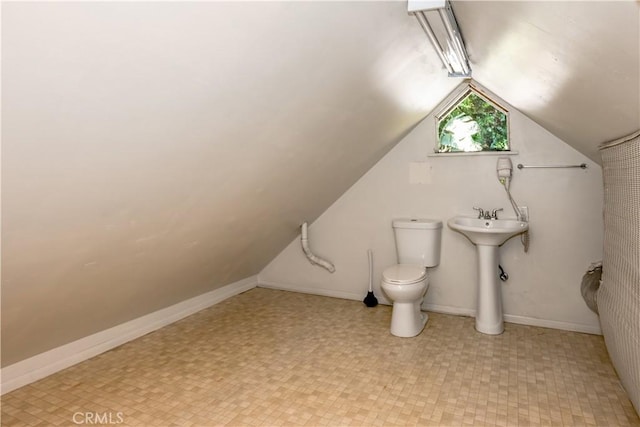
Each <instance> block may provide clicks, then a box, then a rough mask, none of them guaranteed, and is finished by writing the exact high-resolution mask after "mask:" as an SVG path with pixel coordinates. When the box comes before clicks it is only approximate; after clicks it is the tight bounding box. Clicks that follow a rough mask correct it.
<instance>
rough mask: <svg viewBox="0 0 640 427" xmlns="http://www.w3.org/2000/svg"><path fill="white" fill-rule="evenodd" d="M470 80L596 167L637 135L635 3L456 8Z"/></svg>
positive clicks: (639, 5)
mask: <svg viewBox="0 0 640 427" xmlns="http://www.w3.org/2000/svg"><path fill="white" fill-rule="evenodd" d="M454 10H455V12H456V16H457V18H458V21H459V24H460V27H461V28H462V30H461V31H462V32H463V34H464V37H465V41H466V42H467V47H468V49H469V53H470V55H471V57H472V62H473V76H474V78H475V79H476V80H478V81H479V82H480V83H482V84H483V85H484V86H485V87H487V89H489V90H491V91H493V92H495V93H496V94H497V95H498V96H500V97H501V98H503V99H505V100H506V101H507V102H509V103H510V104H511V105H513V106H514V107H516V108H518V109H519V110H520V111H522V112H523V113H525V114H527V115H528V116H529V117H530V118H532V119H533V120H535V121H536V122H538V124H540V125H542V126H543V127H545V128H547V130H549V131H550V132H552V133H553V134H555V135H556V136H558V137H559V138H561V139H562V140H564V141H565V142H567V143H568V144H570V145H572V146H573V147H574V148H576V149H577V150H578V151H580V152H582V153H583V154H585V155H586V156H588V157H589V158H591V159H592V160H594V161H596V162H598V163H600V154H599V153H598V145H599V144H601V143H603V142H606V141H610V140H613V139H616V138H618V137H621V136H625V135H628V134H630V133H632V132H633V131H636V130H638V129H640V2H636V1H605V2H597V1H568V2H562V1H549V2H544V1H542V2H539V1H531V2H529V1H495V2H483V1H462V2H456V3H455V4H454Z"/></svg>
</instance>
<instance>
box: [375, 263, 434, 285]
mask: <svg viewBox="0 0 640 427" xmlns="http://www.w3.org/2000/svg"><path fill="white" fill-rule="evenodd" d="M426 277H427V271H426V269H425V268H424V267H423V266H421V265H416V264H396V265H392V266H391V267H388V268H386V269H385V270H384V271H383V272H382V280H383V281H384V282H386V283H388V284H390V285H412V284H414V283H419V282H422V281H423V280H424V279H425V278H426Z"/></svg>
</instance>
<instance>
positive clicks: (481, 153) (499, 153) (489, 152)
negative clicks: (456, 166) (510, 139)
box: [427, 151, 519, 157]
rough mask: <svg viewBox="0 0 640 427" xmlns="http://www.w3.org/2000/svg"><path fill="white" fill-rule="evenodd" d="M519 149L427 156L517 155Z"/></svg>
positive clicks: (432, 155)
mask: <svg viewBox="0 0 640 427" xmlns="http://www.w3.org/2000/svg"><path fill="white" fill-rule="evenodd" d="M518 154H519V153H518V152H517V151H473V152H470V153H429V154H427V157H468V156H517V155H518Z"/></svg>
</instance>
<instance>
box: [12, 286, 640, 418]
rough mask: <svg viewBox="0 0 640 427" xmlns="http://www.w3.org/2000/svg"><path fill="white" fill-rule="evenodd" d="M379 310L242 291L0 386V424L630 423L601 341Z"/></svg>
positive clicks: (320, 299) (342, 302)
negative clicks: (396, 327) (42, 374)
mask: <svg viewBox="0 0 640 427" xmlns="http://www.w3.org/2000/svg"><path fill="white" fill-rule="evenodd" d="M390 316H391V308H390V307H388V306H378V307H376V308H373V309H370V308H366V307H365V306H364V305H363V304H362V303H360V302H357V301H346V300H340V299H334V298H326V297H319V296H311V295H304V294H297V293H291V292H281V291H274V290H268V289H253V290H251V291H249V292H246V293H244V294H242V295H238V296H236V297H233V298H231V299H229V300H226V301H224V302H222V303H220V304H218V305H216V306H214V307H211V308H209V309H207V310H204V311H202V312H200V313H197V314H195V315H193V316H191V317H189V318H187V319H185V320H183V321H181V322H178V323H175V324H173V325H170V326H168V327H165V328H163V329H161V330H158V331H156V332H154V333H151V334H149V335H146V336H144V337H142V338H140V339H137V340H135V341H132V342H130V343H128V344H125V345H123V346H121V347H118V348H116V349H114V350H112V351H109V352H107V353H104V354H102V355H100V356H97V357H95V358H93V359H91V360H88V361H86V362H84V363H81V364H79V365H76V366H74V367H71V368H69V369H66V370H65V371H62V372H60V373H58V374H55V375H52V376H50V377H48V378H45V379H43V380H41V381H38V382H36V383H34V384H31V385H29V386H26V387H23V388H21V389H18V390H15V391H14V392H11V393H9V394H7V395H5V396H3V397H2V402H1V403H2V425H3V426H57V425H61V426H73V425H76V424H75V423H74V421H75V422H76V423H77V424H80V425H82V424H83V423H84V425H90V423H95V422H96V420H97V421H100V422H103V423H105V424H108V423H109V422H110V423H111V425H115V424H118V423H119V424H120V425H138V426H172V425H181V426H182V425H184V426H192V425H193V426H215V425H232V426H260V425H263V426H264V425H266V426H279V425H290V426H303V425H304V426H347V425H359V426H387V425H388V426H393V425H397V426H407V425H421V426H422V425H424V426H461V425H499V426H537V425H548V426H561V425H575V426H629V425H636V426H637V425H640V420H639V419H638V416H637V415H636V413H635V411H634V409H633V407H632V406H631V403H630V402H629V400H628V398H627V397H626V395H625V393H624V391H623V389H622V388H621V386H620V383H619V381H618V379H617V377H616V375H615V373H614V370H613V367H612V366H611V363H610V361H609V358H608V356H607V352H606V349H605V346H604V342H603V340H602V337H599V336H593V335H586V334H578V333H571V332H564V331H558V330H552V329H544V328H536V327H529V326H522V325H514V324H507V325H506V330H505V333H504V334H502V335H499V336H488V335H482V334H478V333H476V332H475V331H474V328H473V319H471V318H465V317H456V316H447V315H441V314H431V315H430V320H429V322H428V324H427V328H426V329H425V331H424V332H423V333H422V334H421V335H419V336H418V337H416V338H410V339H407V338H396V337H393V336H391V335H390V334H389V332H388V325H389V320H390ZM74 414H75V415H74ZM96 414H97V415H96ZM74 417H75V418H74ZM96 417H97V418H96Z"/></svg>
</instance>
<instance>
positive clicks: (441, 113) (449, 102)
mask: <svg viewBox="0 0 640 427" xmlns="http://www.w3.org/2000/svg"><path fill="white" fill-rule="evenodd" d="M470 93H474V94H476V95H477V96H479V97H480V98H481V99H483V100H484V101H486V102H487V103H489V104H490V105H492V106H493V107H494V108H495V109H496V110H498V111H500V112H502V113H504V114H505V115H506V117H507V140H508V141H509V149H508V150H503V151H498V150H484V151H451V152H446V153H441V152H439V151H438V148H439V146H440V134H439V132H438V128H439V122H440V120H441V119H442V118H443V117H445V116H447V115H448V114H449V113H451V111H453V110H454V109H455V108H456V107H457V106H458V103H460V101H462V100H463V99H464V98H465V97H467V96H468V95H469V94H470ZM509 110H510V108H508V107H506V103H505V102H503V101H502V100H500V98H498V97H497V96H495V95H493V94H492V93H490V92H489V91H488V90H486V89H485V88H483V87H482V86H479V85H478V84H477V83H476V82H474V81H473V80H467V81H465V82H464V83H463V84H461V85H460V86H458V87H457V88H456V89H455V90H454V91H453V92H451V93H450V94H449V96H447V97H446V98H445V100H444V101H443V102H441V103H440V105H438V107H437V108H436V110H435V111H437V113H435V114H434V121H435V126H434V128H435V146H434V147H433V155H434V157H435V156H443V155H444V156H460V155H465V156H470V155H499V154H504V155H509V154H510V153H515V154H517V152H516V151H514V149H513V145H512V141H511V117H510V113H509ZM430 157H431V155H430Z"/></svg>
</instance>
